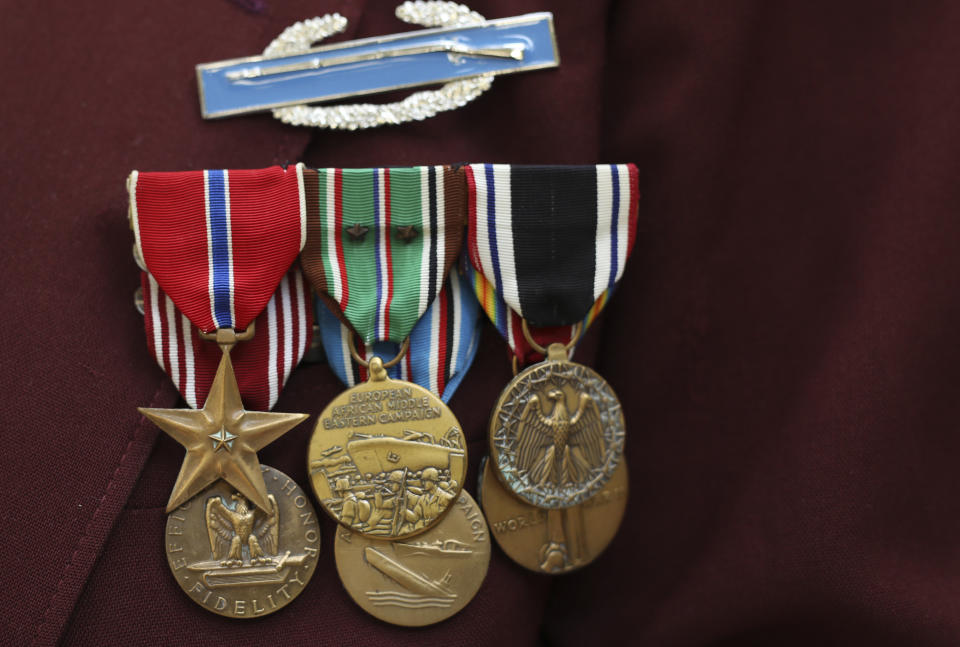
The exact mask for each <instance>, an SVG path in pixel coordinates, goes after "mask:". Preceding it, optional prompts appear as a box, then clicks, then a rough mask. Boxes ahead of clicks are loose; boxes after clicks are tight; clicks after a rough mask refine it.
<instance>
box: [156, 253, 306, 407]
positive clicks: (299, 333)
mask: <svg viewBox="0 0 960 647" xmlns="http://www.w3.org/2000/svg"><path fill="white" fill-rule="evenodd" d="M141 285H142V288H143V312H144V323H145V328H146V333H147V346H148V348H149V349H150V352H151V353H152V354H153V356H154V358H155V359H156V360H157V364H159V365H160V368H162V369H163V370H164V371H166V372H167V373H168V374H169V375H170V378H171V379H172V380H173V383H174V384H175V385H176V387H177V390H178V391H180V394H181V395H182V396H183V399H184V400H185V401H186V403H187V404H188V405H189V406H190V407H192V408H197V407H198V406H200V405H202V404H203V402H204V400H206V397H207V393H208V392H209V391H210V385H211V383H212V382H213V378H214V375H216V372H217V366H218V365H219V363H220V359H221V356H222V353H221V352H220V349H219V347H218V346H217V345H216V344H215V343H212V342H209V341H205V340H203V339H201V338H200V336H199V332H198V329H197V327H196V326H195V325H193V323H192V322H191V321H190V320H189V319H188V318H187V317H186V316H185V315H184V314H183V313H182V312H181V311H180V310H179V309H178V308H177V307H176V305H175V304H174V302H173V299H171V298H170V297H169V296H168V295H167V294H166V293H165V292H164V291H163V289H162V288H161V287H160V285H159V284H158V283H157V281H156V280H155V279H154V278H153V276H151V275H150V274H149V273H147V272H141ZM312 306H313V304H312V297H311V295H310V288H309V286H308V285H307V282H306V280H305V279H304V277H303V274H302V273H301V272H300V270H299V268H294V269H292V270H291V271H290V272H288V273H287V274H285V275H284V276H283V277H282V278H281V279H280V284H279V286H278V287H277V289H276V291H275V292H274V293H273V295H271V297H270V300H269V301H268V302H267V305H266V307H265V308H264V309H263V311H262V312H261V313H260V315H259V316H258V317H257V318H256V334H255V335H254V336H253V338H252V339H250V340H248V341H245V342H243V343H242V344H237V345H236V346H235V347H234V349H233V350H232V352H231V353H230V358H231V361H232V362H233V368H234V372H235V373H236V376H237V383H238V385H239V387H240V393H241V395H242V397H243V401H244V405H245V406H247V407H248V408H251V409H257V410H268V409H272V408H273V406H274V404H276V402H277V397H278V396H279V395H280V391H281V390H282V389H283V386H284V384H286V382H287V378H289V377H290V373H291V371H293V369H294V368H295V367H296V366H297V364H298V363H299V362H300V360H301V359H302V358H303V354H304V352H306V350H307V349H308V348H309V347H310V340H311V336H312V331H313V312H312Z"/></svg>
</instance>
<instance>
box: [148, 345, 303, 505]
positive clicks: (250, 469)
mask: <svg viewBox="0 0 960 647" xmlns="http://www.w3.org/2000/svg"><path fill="white" fill-rule="evenodd" d="M140 412H141V413H142V414H143V415H145V416H146V417H147V418H149V419H150V420H152V421H153V422H154V423H155V424H156V425H157V426H158V427H160V428H161V429H163V430H164V431H165V432H167V433H168V434H169V435H170V436H171V437H172V438H173V439H174V440H176V441H177V442H178V443H180V444H181V445H183V446H184V447H186V449H187V455H186V457H185V458H184V459H183V466H182V467H181V468H180V474H179V476H177V482H176V484H175V485H174V486H173V492H172V493H171V494H170V501H169V502H168V503H167V512H172V511H173V510H175V509H177V508H178V507H180V506H181V505H182V504H183V503H185V502H187V501H189V500H190V499H191V498H192V497H193V496H194V495H195V494H197V493H198V492H200V491H201V490H203V489H204V488H205V487H207V486H208V485H210V484H211V483H213V482H214V481H216V480H217V479H221V478H222V479H223V480H225V481H226V482H227V483H229V484H230V485H232V486H233V487H235V488H236V489H237V491H239V492H240V494H242V495H243V496H245V497H246V498H247V500H248V501H252V502H253V503H254V504H255V505H256V506H257V507H259V508H261V509H263V510H269V505H270V504H269V503H268V502H267V486H266V483H264V481H263V474H262V473H261V471H260V461H259V460H257V451H258V450H260V449H262V448H263V447H265V446H266V445H268V444H270V443H271V442H273V441H274V440H276V439H277V438H279V437H280V436H282V435H283V434H285V433H286V432H287V431H289V430H290V429H293V428H294V427H295V426H297V425H298V424H299V423H300V422H302V421H303V420H305V419H306V418H307V417H308V416H307V414H305V413H269V412H266V411H244V409H243V402H242V401H241V400H240V388H239V387H238V386H237V377H236V375H234V372H233V363H232V362H231V361H230V354H229V353H226V352H225V353H224V354H223V359H221V360H220V367H219V368H218V369H217V375H216V377H214V378H213V384H211V385H210V393H209V395H207V401H206V402H204V404H203V408H202V409H147V408H143V407H141V408H140Z"/></svg>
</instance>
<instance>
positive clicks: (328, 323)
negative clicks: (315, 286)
mask: <svg viewBox="0 0 960 647" xmlns="http://www.w3.org/2000/svg"><path fill="white" fill-rule="evenodd" d="M316 315H317V322H318V324H319V326H320V335H321V340H322V342H323V348H324V352H325V353H326V356H327V361H328V362H329V364H330V368H332V369H333V371H334V373H336V375H337V377H339V378H340V380H341V381H342V382H343V383H344V384H346V385H347V386H354V385H356V384H360V383H361V382H364V381H366V379H367V371H366V369H364V368H363V367H362V366H360V365H359V364H357V363H356V362H354V361H353V359H352V358H351V355H350V350H349V345H348V344H349V338H350V336H351V335H353V337H354V344H355V346H356V349H357V354H359V355H360V356H361V357H364V358H365V359H367V360H369V359H370V358H371V357H373V356H374V355H377V356H378V357H381V358H382V359H384V360H389V359H390V358H391V357H393V356H395V355H396V354H397V352H398V351H399V344H397V343H395V342H389V341H382V342H377V343H375V344H372V345H366V344H364V343H363V341H362V340H361V339H359V337H358V336H357V335H356V334H354V333H353V332H352V331H351V330H350V328H348V327H347V326H346V325H344V324H343V323H342V322H341V321H340V320H339V319H338V318H337V317H336V316H335V315H334V314H333V313H332V312H331V311H330V309H329V308H328V307H327V306H326V305H325V304H324V302H323V301H322V300H321V299H317V301H316ZM479 315H480V306H479V304H478V303H477V300H476V298H475V297H474V295H473V291H472V289H471V287H470V285H469V284H468V282H467V279H466V278H465V277H463V276H461V275H460V274H459V273H458V272H450V274H449V276H448V278H447V281H446V284H445V285H444V287H443V289H441V290H440V293H439V294H438V295H437V298H436V299H434V301H433V302H432V303H431V305H430V307H429V308H428V309H427V311H426V313H424V315H423V316H422V317H421V318H420V320H419V321H418V322H417V324H416V325H415V326H414V327H413V330H412V331H411V333H410V348H409V350H408V351H407V353H406V355H405V356H404V357H403V358H402V359H401V361H400V362H399V363H398V364H396V365H394V366H392V367H391V368H390V369H388V371H387V372H388V374H389V375H390V377H392V378H394V379H399V380H406V381H408V382H414V383H416V384H419V385H420V386H422V387H424V388H426V389H429V390H430V391H431V392H433V394H434V395H436V396H437V397H439V398H441V399H442V400H443V401H444V402H447V401H449V400H450V398H451V397H452V396H453V394H454V392H455V391H456V389H457V387H458V386H459V385H460V382H461V380H463V377H464V375H466V373H467V371H468V370H469V369H470V365H471V364H472V363H473V359H474V357H475V356H476V353H477V347H478V345H479V339H480V330H481V328H482V326H481V319H480V316H479Z"/></svg>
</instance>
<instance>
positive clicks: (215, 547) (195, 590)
mask: <svg viewBox="0 0 960 647" xmlns="http://www.w3.org/2000/svg"><path fill="white" fill-rule="evenodd" d="M260 469H261V471H262V473H263V478H264V481H265V482H266V484H267V492H268V493H269V496H268V497H267V501H268V503H269V505H270V507H271V511H270V512H269V513H267V512H265V511H263V510H261V509H260V508H257V507H256V506H254V505H253V504H252V503H250V502H249V501H248V500H247V499H246V498H244V497H243V495H241V494H239V493H238V492H237V491H236V490H235V489H234V488H233V487H232V486H230V484H229V483H227V482H226V481H223V480H220V481H217V482H216V483H214V484H213V485H211V486H210V487H208V488H207V489H205V490H204V491H202V492H201V493H200V494H198V495H196V496H195V497H193V498H192V499H190V500H189V501H187V502H186V503H184V504H183V505H181V506H180V507H179V508H177V509H175V510H174V511H173V512H171V513H170V515H169V516H168V517H167V530H166V534H165V540H166V541H165V544H166V549H167V561H168V562H169V564H170V570H171V571H173V576H174V578H176V580H177V584H179V585H180V588H182V589H183V590H184V591H186V593H187V595H189V596H190V598H191V599H192V600H193V601H194V602H196V603H197V604H199V605H200V606H202V607H204V608H206V609H207V610H209V611H213V612H214V613H218V614H220V615H222V616H227V617H229V618H255V617H258V616H264V615H267V614H270V613H273V612H274V611H277V610H278V609H281V608H282V607H284V606H286V605H287V604H289V603H290V602H291V601H292V600H293V599H294V598H295V597H297V595H299V594H300V592H301V591H302V590H303V587H304V586H306V584H307V582H309V581H310V577H311V576H312V575H313V569H314V568H315V567H316V565H317V555H318V554H319V553H320V526H319V524H318V522H317V515H316V513H315V512H314V509H313V506H312V505H311V504H310V500H309V497H308V496H307V494H306V493H305V492H304V491H303V490H301V489H300V487H299V486H298V485H297V484H296V483H295V482H294V481H293V479H291V478H290V477H288V476H287V475H286V474H284V473H283V472H280V471H279V470H275V469H273V468H272V467H267V466H266V465H261V466H260Z"/></svg>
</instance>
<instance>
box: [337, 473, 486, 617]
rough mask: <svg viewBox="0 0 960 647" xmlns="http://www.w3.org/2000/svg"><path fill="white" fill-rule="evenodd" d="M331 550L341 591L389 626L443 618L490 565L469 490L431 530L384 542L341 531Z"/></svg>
mask: <svg viewBox="0 0 960 647" xmlns="http://www.w3.org/2000/svg"><path fill="white" fill-rule="evenodd" d="M333 552H334V555H335V557H336V561H337V572H338V573H339V574H340V580H341V581H342V582H343V587H344V588H345V589H346V590H347V593H349V594H350V597H352V598H353V600H354V601H355V602H356V603H357V604H359V605H360V606H361V607H362V608H363V610H364V611H366V612H367V613H369V614H370V615H372V616H374V617H376V618H379V619H380V620H383V621H385V622H389V623H392V624H395V625H403V626H406V627H422V626H424V625H429V624H433V623H435V622H440V621H441V620H445V619H447V618H449V617H450V616H452V615H454V614H455V613H457V612H458V611H460V610H461V609H463V608H464V607H465V606H466V605H467V603H469V602H470V600H471V599H473V596H474V595H476V593H477V591H478V590H479V589H480V585H481V584H482V583H483V578H484V577H485V576H486V574H487V566H488V565H489V563H490V538H489V533H488V532H487V524H486V522H485V521H484V520H483V513H482V512H480V508H479V507H478V506H477V504H476V502H475V501H474V500H473V498H472V497H471V496H470V495H469V494H467V491H466V490H463V491H461V492H460V495H459V496H458V497H457V500H456V502H455V503H454V505H453V507H452V508H451V509H450V510H449V511H448V512H447V514H446V515H445V516H444V517H443V518H442V519H441V520H440V521H439V523H437V524H436V525H435V526H433V527H432V528H430V530H428V531H427V532H425V533H423V534H421V535H418V536H417V537H416V538H415V539H410V540H405V541H381V540H377V539H370V538H368V537H364V536H363V535H359V534H357V533H354V532H350V531H349V530H347V529H346V528H344V527H342V526H341V527H339V528H337V538H336V539H335V540H334V547H333Z"/></svg>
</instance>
